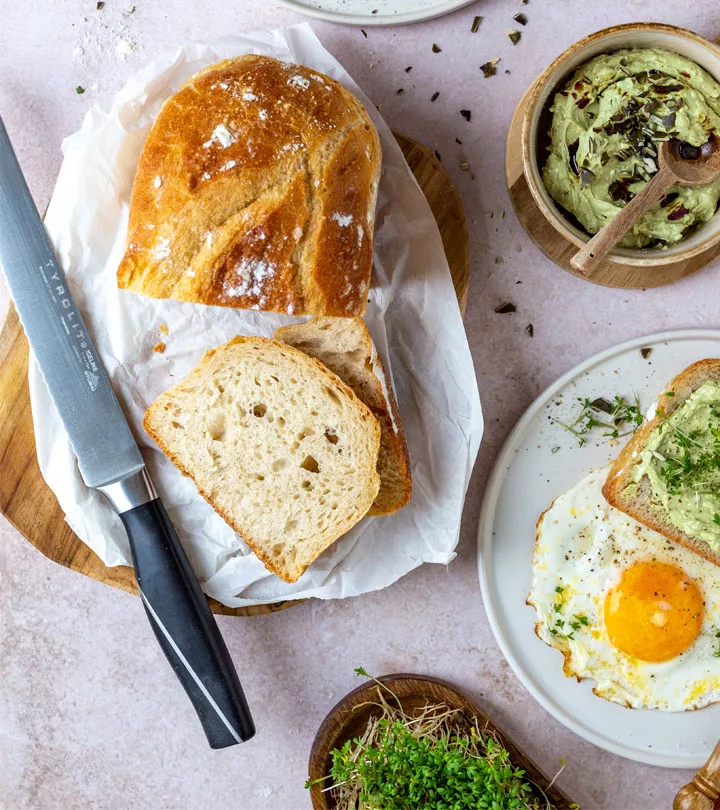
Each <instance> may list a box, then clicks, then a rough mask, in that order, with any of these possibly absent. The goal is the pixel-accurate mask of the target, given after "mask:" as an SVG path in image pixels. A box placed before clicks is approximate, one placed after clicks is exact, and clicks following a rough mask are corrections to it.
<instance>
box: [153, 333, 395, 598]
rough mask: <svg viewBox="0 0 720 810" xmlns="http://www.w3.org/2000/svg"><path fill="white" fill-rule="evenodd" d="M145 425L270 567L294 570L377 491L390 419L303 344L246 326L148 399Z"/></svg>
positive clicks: (349, 523)
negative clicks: (384, 424)
mask: <svg viewBox="0 0 720 810" xmlns="http://www.w3.org/2000/svg"><path fill="white" fill-rule="evenodd" d="M143 424H144V426H145V430H146V431H147V432H148V434H149V435H150V436H151V437H152V438H153V439H154V440H155V441H156V442H157V444H158V445H159V446H160V448H161V449H162V451H163V452H164V453H165V455H166V456H167V457H168V458H169V459H170V460H171V461H172V462H173V463H174V464H175V465H176V466H177V467H178V468H179V469H180V470H181V471H182V472H183V473H184V474H185V475H188V476H190V477H191V478H192V479H193V481H194V482H195V484H196V485H197V487H198V490H199V491H200V494H201V495H202V496H203V497H204V498H205V499H206V500H207V501H208V502H209V503H210V504H211V505H212V506H213V507H214V508H215V509H216V510H217V511H218V512H219V513H220V515H221V516H222V517H223V518H224V519H225V520H226V521H227V522H228V523H229V524H230V526H232V528H233V529H234V530H235V531H236V532H237V533H238V534H239V535H240V537H242V539H243V540H244V541H245V542H246V543H247V544H248V546H250V548H251V549H252V550H253V551H254V552H255V553H256V554H257V556H258V557H259V558H260V559H261V560H262V562H263V563H264V564H265V566H266V567H267V568H268V570H270V571H272V572H274V573H276V574H277V575H278V576H280V577H281V578H282V579H284V580H285V581H286V582H295V581H296V580H297V579H298V578H299V577H300V576H301V574H302V573H303V571H305V569H306V568H307V567H308V565H310V563H311V562H312V561H313V560H314V559H316V558H317V557H318V555H320V554H321V553H322V552H323V551H324V550H325V549H326V548H327V547H328V546H329V545H331V544H332V543H333V542H334V541H335V540H337V538H338V537H340V536H341V535H343V534H345V532H347V531H348V530H349V529H351V528H352V527H353V526H354V525H355V524H356V523H357V522H358V521H359V520H360V519H361V518H362V517H363V516H364V515H365V514H366V513H367V511H368V509H369V508H370V506H371V505H372V503H373V501H374V500H375V497H376V495H377V493H378V488H379V483H380V479H379V476H378V474H377V470H376V467H377V458H378V450H379V444H380V428H379V426H378V423H377V420H376V419H375V417H374V416H373V415H372V413H371V412H370V410H369V409H368V408H367V407H366V406H365V405H363V403H362V402H360V400H359V399H358V398H357V397H356V396H355V394H353V392H352V391H351V390H350V388H348V387H347V386H346V385H345V384H344V383H343V382H342V381H341V380H339V379H338V378H337V377H336V376H335V375H334V374H333V373H332V372H330V371H328V370H327V369H326V368H325V367H324V366H322V365H321V364H320V363H318V362H317V361H316V360H314V359H312V358H311V357H308V356H307V355H306V354H304V353H303V352H300V351H298V350H297V349H294V348H292V347H291V346H287V345H285V344H283V343H279V342H277V341H274V340H268V339H266V338H253V337H237V338H234V339H233V340H231V341H230V342H229V343H227V344H225V345H224V346H221V347H219V348H217V349H214V350H212V351H209V352H207V353H206V354H205V356H204V358H203V359H202V361H201V363H200V365H199V366H198V367H197V368H196V369H195V370H194V371H193V372H191V373H190V374H189V375H188V377H186V378H185V379H184V380H183V381H182V382H181V383H179V384H178V385H176V386H174V387H173V388H171V389H170V390H168V391H166V392H165V393H164V394H162V395H161V396H159V397H158V398H157V399H156V400H155V402H153V403H152V405H151V406H150V407H149V408H148V410H147V412H146V414H145V420H144V422H143Z"/></svg>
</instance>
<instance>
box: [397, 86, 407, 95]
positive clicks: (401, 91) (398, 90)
mask: <svg viewBox="0 0 720 810" xmlns="http://www.w3.org/2000/svg"><path fill="white" fill-rule="evenodd" d="M404 92H405V91H404V90H403V88H402V87H400V88H398V89H397V90H396V91H395V95H396V96H401V95H402V94H403V93H404Z"/></svg>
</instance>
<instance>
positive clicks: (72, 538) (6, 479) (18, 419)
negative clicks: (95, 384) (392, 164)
mask: <svg viewBox="0 0 720 810" xmlns="http://www.w3.org/2000/svg"><path fill="white" fill-rule="evenodd" d="M395 137H396V138H397V140H398V143H399V144H400V147H401V149H402V151H403V154H404V155H405V158H406V160H407V162H408V164H409V166H410V168H411V169H412V171H413V174H414V175H415V178H416V179H417V181H418V184H419V185H420V188H421V189H422V190H423V193H424V194H425V196H426V197H427V200H428V202H429V203H430V207H431V209H432V212H433V215H434V216H435V219H436V220H437V223H438V227H439V228H440V233H441V235H442V240H443V245H444V247H445V253H446V255H447V259H448V263H449V265H450V271H451V273H452V278H453V284H454V286H455V292H456V294H457V297H458V302H459V304H460V308H461V310H462V311H463V312H464V311H465V303H466V301H467V291H468V284H469V281H470V248H469V243H468V231H467V223H466V221H465V214H464V212H463V207H462V202H461V201H460V195H459V194H458V192H457V190H456V189H455V187H454V186H453V184H452V182H451V181H450V178H449V177H448V175H447V173H446V172H445V170H444V169H443V167H442V165H441V164H440V161H439V160H438V158H437V157H436V156H435V154H434V152H433V151H432V150H430V149H428V148H427V147H426V146H423V145H422V144H419V143H417V142H416V141H413V140H411V139H410V138H406V137H404V136H402V135H396V136H395ZM27 370H28V344H27V340H26V339H25V333H24V332H23V330H22V327H21V326H20V322H19V320H18V316H17V313H16V312H15V309H14V308H13V307H12V306H11V307H10V310H9V312H8V315H7V318H6V319H5V322H4V324H3V325H2V329H1V330H0V514H3V515H4V516H5V517H6V518H7V519H8V520H9V521H10V523H11V524H12V525H13V526H14V527H15V528H16V529H17V530H18V531H19V532H20V533H21V534H22V535H23V536H24V537H25V538H26V539H27V540H28V541H29V542H30V543H32V544H33V545H34V546H35V548H37V549H38V550H39V551H42V553H43V554H44V555H45V556H46V557H49V558H50V559H51V560H54V561H55V562H57V563H60V565H64V566H65V567H66V568H72V569H73V571H79V572H80V573H81V574H85V575H86V576H88V577H92V578H93V579H97V580H100V582H105V583H106V584H108V585H112V586H113V587H115V588H121V589H122V590H124V591H128V592H129V593H134V594H137V587H136V585H135V577H134V574H133V570H132V568H129V567H128V566H115V567H113V568H108V567H107V566H105V565H104V564H103V562H102V561H101V560H100V558H99V557H98V556H97V555H96V554H95V553H94V552H92V551H91V550H90V549H89V548H88V547H87V546H86V545H85V544H84V543H83V542H82V541H81V540H80V539H79V538H78V537H77V535H76V534H75V533H74V532H73V531H72V529H70V527H69V526H68V525H67V523H66V522H65V516H64V514H63V511H62V509H60V505H59V504H58V502H57V500H56V498H55V495H54V494H53V493H52V491H51V490H50V489H49V487H48V486H47V484H46V483H45V481H44V480H43V477H42V475H41V474H40V468H39V467H38V463H37V457H36V455H35V436H34V434H33V426H32V416H31V413H30V395H29V391H28V380H27ZM209 602H210V607H211V608H212V610H213V612H214V613H222V614H224V615H229V616H254V615H259V614H265V613H272V612H274V611H276V610H282V609H283V608H285V607H288V606H290V605H291V604H293V602H279V603H277V604H274V605H259V606H255V607H248V608H229V607H226V606H225V605H221V604H220V603H219V602H216V601H215V600H214V599H210V600H209Z"/></svg>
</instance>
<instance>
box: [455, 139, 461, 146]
mask: <svg viewBox="0 0 720 810" xmlns="http://www.w3.org/2000/svg"><path fill="white" fill-rule="evenodd" d="M455 143H459V144H460V146H462V141H461V140H460V138H455Z"/></svg>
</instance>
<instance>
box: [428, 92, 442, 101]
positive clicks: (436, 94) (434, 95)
mask: <svg viewBox="0 0 720 810" xmlns="http://www.w3.org/2000/svg"><path fill="white" fill-rule="evenodd" d="M439 95H440V91H439V90H436V91H435V92H434V93H433V94H432V95H431V96H430V101H436V100H437V97H438V96H439Z"/></svg>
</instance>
